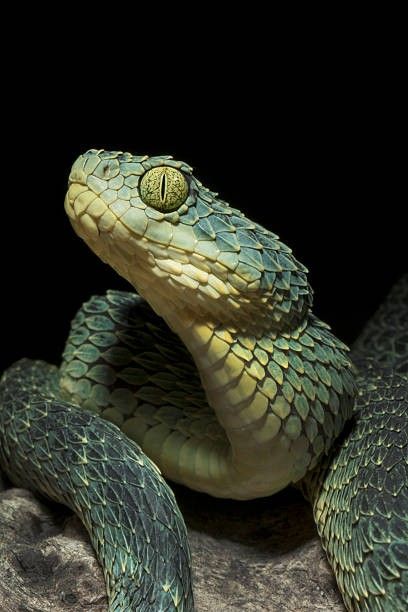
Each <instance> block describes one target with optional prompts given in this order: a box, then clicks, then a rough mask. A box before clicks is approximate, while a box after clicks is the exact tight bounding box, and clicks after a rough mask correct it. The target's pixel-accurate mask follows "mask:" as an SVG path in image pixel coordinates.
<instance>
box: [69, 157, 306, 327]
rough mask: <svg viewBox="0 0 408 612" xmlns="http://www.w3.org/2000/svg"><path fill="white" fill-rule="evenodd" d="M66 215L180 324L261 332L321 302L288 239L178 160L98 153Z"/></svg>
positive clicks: (72, 188) (73, 188) (77, 177)
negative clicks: (211, 323) (204, 322)
mask: <svg viewBox="0 0 408 612" xmlns="http://www.w3.org/2000/svg"><path fill="white" fill-rule="evenodd" d="M65 209H66V211H67V213H68V215H69V217H70V220H71V223H72V225H73V227H74V229H75V231H76V232H77V233H78V234H79V236H81V237H82V238H83V239H84V240H85V241H86V242H87V243H88V245H89V246H90V247H91V248H92V249H93V250H94V251H95V252H96V253H97V254H98V255H99V256H100V257H101V258H102V259H103V260H104V261H105V262H107V263H109V264H110V265H111V266H112V267H113V268H114V269H115V270H117V272H119V274H121V275H122V276H123V277H125V278H126V279H127V280H129V281H130V282H131V283H132V285H133V286H134V287H135V288H136V289H137V291H138V292H139V293H140V294H141V295H142V296H143V297H145V298H146V299H147V301H148V302H149V303H150V305H151V306H152V307H153V308H154V310H155V311H156V312H157V313H158V314H160V315H161V316H162V317H163V318H164V319H165V320H167V322H168V323H169V324H170V325H171V319H172V316H173V314H176V313H180V311H183V318H184V320H186V312H187V311H189V312H190V313H192V316H193V317H194V318H195V319H197V318H199V317H205V318H207V319H208V318H213V319H215V320H218V321H223V322H227V323H231V324H233V323H234V322H237V320H239V323H240V326H241V327H242V325H244V326H246V327H247V328H248V329H249V328H254V329H253V331H257V330H258V329H259V330H262V328H263V327H270V324H271V323H270V321H271V319H272V321H273V324H274V325H276V326H277V327H278V328H282V326H284V325H286V324H289V323H290V324H292V322H293V318H295V319H296V318H300V317H302V316H303V315H304V312H305V309H308V308H309V307H310V305H311V294H312V293H311V289H310V286H309V284H308V282H307V278H306V273H307V270H306V268H305V267H304V266H303V265H302V264H300V263H299V262H298V261H297V260H296V259H295V258H294V256H293V255H292V252H291V250H290V249H289V248H288V247H287V246H286V245H284V244H283V243H282V242H281V241H280V240H279V239H278V236H276V235H275V234H273V233H272V232H270V231H268V230H266V229H265V228H263V227H262V226H260V225H258V224H257V223H255V222H253V221H251V220H250V219H248V218H247V217H245V215H243V214H242V213H241V212H240V211H239V210H236V209H234V208H232V207H231V206H229V205H228V204H227V203H226V202H224V201H223V200H221V199H220V198H219V197H218V194H216V193H213V192H211V191H210V190H209V189H207V188H206V187H204V186H203V185H202V184H201V183H200V181H199V180H197V178H196V177H195V176H194V175H193V174H192V169H191V168H190V166H188V165H187V164H185V163H184V162H181V161H175V160H173V159H172V158H171V157H169V156H156V157H148V156H146V155H145V156H137V155H131V154H130V153H122V152H110V151H98V150H90V151H88V152H87V153H85V154H83V155H81V156H80V157H79V158H78V159H77V161H76V162H75V163H74V165H73V167H72V170H71V174H70V177H69V188H68V193H67V196H66V200H65ZM171 326H172V325H171ZM172 327H173V326H172Z"/></svg>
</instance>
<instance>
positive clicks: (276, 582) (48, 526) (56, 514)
mask: <svg viewBox="0 0 408 612" xmlns="http://www.w3.org/2000/svg"><path fill="white" fill-rule="evenodd" d="M174 488H175V492H176V496H177V499H178V502H179V504H180V507H181V510H182V512H183V515H184V517H185V519H186V523H187V525H188V528H189V535H190V542H191V549H192V555H193V570H194V585H195V600H196V609H197V612H207V611H208V612H210V611H211V612H213V611H214V610H216V611H217V612H224V611H225V612H227V611H228V612H230V611H232V610H240V611H241V610H244V611H254V612H255V611H256V612H259V611H260V610H270V611H276V612H278V611H279V612H280V611H282V610H285V611H292V610H293V611H294V612H301V611H306V610H307V611H310V610H314V611H318V612H323V611H333V612H334V611H336V612H341V611H343V610H344V607H343V604H342V602H341V598H340V596H339V594H338V591H337V587H336V585H335V581H334V579H333V575H332V572H331V569H330V567H329V566H328V564H327V562H326V559H325V556H324V553H323V551H322V549H321V546H320V543H319V539H318V536H317V534H316V530H315V527H314V523H313V518H312V515H311V511H310V508H309V506H308V505H307V503H306V502H305V501H304V500H303V499H302V498H301V496H300V495H299V494H298V493H297V492H295V491H284V492H283V493H281V494H279V495H276V496H274V497H270V498H265V499H260V500H255V501H251V502H236V501H230V500H219V499H213V498H211V497H209V496H206V495H201V494H199V493H195V492H193V491H189V490H187V489H185V488H183V487H178V486H177V487H174ZM0 491H1V488H0ZM0 610H1V611H2V612H16V611H18V612H48V611H49V612H51V611H52V612H60V611H61V612H62V611H67V610H70V611H71V612H74V611H75V612H76V611H81V610H87V611H92V612H102V611H105V610H107V604H106V596H105V586H104V580H103V575H102V571H101V569H100V567H99V565H98V563H97V562H96V560H95V557H94V554H93V551H92V547H91V545H90V543H89V540H88V536H87V534H86V532H85V529H84V528H83V527H82V525H81V523H80V521H79V520H78V519H77V518H76V517H74V516H73V515H72V514H71V513H70V512H69V511H68V510H66V509H65V508H64V507H63V506H59V505H57V504H55V505H51V504H49V503H48V502H47V503H43V502H42V501H40V500H38V499H37V498H36V497H35V496H34V495H32V494H31V493H29V492H27V491H24V490H22V489H12V488H8V489H5V490H3V491H2V492H0Z"/></svg>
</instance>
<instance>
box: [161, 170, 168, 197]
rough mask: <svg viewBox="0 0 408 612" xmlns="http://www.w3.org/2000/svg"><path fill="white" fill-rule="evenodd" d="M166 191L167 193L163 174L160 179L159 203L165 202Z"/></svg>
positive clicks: (165, 179) (165, 178)
mask: <svg viewBox="0 0 408 612" xmlns="http://www.w3.org/2000/svg"><path fill="white" fill-rule="evenodd" d="M166 191H167V177H166V175H165V174H164V173H163V174H162V175H161V179H160V201H161V202H163V203H164V202H165V201H166Z"/></svg>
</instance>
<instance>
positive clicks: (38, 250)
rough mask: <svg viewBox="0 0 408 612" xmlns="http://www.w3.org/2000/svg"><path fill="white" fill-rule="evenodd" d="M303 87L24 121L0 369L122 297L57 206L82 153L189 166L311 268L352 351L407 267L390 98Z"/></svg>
mask: <svg viewBox="0 0 408 612" xmlns="http://www.w3.org/2000/svg"><path fill="white" fill-rule="evenodd" d="M310 91H311V88H310V83H309V87H308V89H307V90H306V89H303V90H302V87H301V86H299V85H298V84H297V86H296V88H295V89H293V88H292V89H291V90H290V91H289V92H288V93H287V94H285V95H283V96H282V95H281V96H280V98H279V100H278V101H276V100H274V98H273V95H272V94H270V95H269V97H267V96H266V94H262V93H260V94H259V95H258V97H256V95H255V97H254V99H253V100H252V102H253V104H252V106H251V107H245V106H241V107H239V108H238V107H237V106H236V105H235V102H234V100H236V97H235V98H234V99H233V100H232V101H231V98H229V99H227V98H226V99H224V100H223V99H222V97H219V98H217V96H216V93H215V92H210V91H209V90H206V91H201V93H200V95H201V104H200V106H197V105H196V106H194V104H192V105H188V104H187V105H186V106H185V107H182V108H181V110H180V106H178V110H174V109H173V110H170V109H163V108H161V107H160V105H159V107H157V106H156V107H155V108H154V110H153V111H152V112H150V113H149V112H147V110H146V107H145V106H144V105H143V103H140V101H139V104H135V105H134V108H132V107H129V106H128V105H125V106H124V107H123V108H122V106H121V104H122V103H123V102H120V103H119V104H118V103H117V102H111V103H109V101H105V102H104V104H102V105H101V108H99V114H98V115H97V116H96V117H95V116H93V115H92V113H91V110H92V108H93V107H92V104H91V103H90V105H89V106H87V104H86V103H83V104H82V106H81V107H80V111H81V112H79V113H77V114H76V115H75V116H72V115H71V113H70V111H69V110H66V109H64V110H61V112H60V115H58V118H57V119H56V118H55V116H54V115H52V114H51V113H50V115H49V116H48V117H47V116H45V115H46V113H44V112H42V114H41V117H39V118H38V122H37V123H36V120H35V119H36V118H35V116H33V115H31V116H30V121H29V123H30V127H29V128H27V129H25V130H23V131H22V130H21V129H20V130H16V131H15V132H14V133H13V136H14V137H13V142H12V143H11V145H10V148H9V149H8V150H7V152H6V156H5V161H4V162H3V172H2V174H1V176H2V209H3V211H2V217H1V218H2V219H3V220H2V221H1V261H2V279H1V287H2V290H1V294H2V318H1V321H2V324H1V325H2V337H1V355H0V356H1V364H0V371H1V370H2V369H3V368H4V367H6V366H7V365H9V364H10V363H11V362H12V361H14V360H16V359H18V358H19V357H22V356H30V357H40V358H44V359H47V360H50V361H54V362H57V361H58V359H59V355H60V353H61V350H62V347H63V343H64V339H65V337H66V335H67V333H68V327H69V321H70V319H71V318H72V317H73V315H74V314H75V312H76V310H77V308H78V307H79V305H80V304H81V302H82V301H84V300H86V299H88V298H89V296H91V295H92V294H94V293H100V292H104V291H105V290H106V289H107V288H128V285H127V283H126V282H125V281H124V280H123V279H120V278H118V277H117V275H116V274H115V273H114V272H113V271H112V270H110V269H109V268H108V267H107V266H106V265H105V264H103V263H102V262H100V261H99V260H98V259H97V257H96V256H95V255H93V254H92V253H91V252H90V251H89V250H88V248H87V247H86V246H85V244H83V243H82V241H81V240H80V239H79V238H78V237H76V235H75V234H74V232H73V231H72V229H71V227H70V225H69V223H68V220H67V218H66V216H65V213H64V210H63V200H64V195H65V191H66V182H67V176H68V173H69V168H70V166H71V164H72V163H73V161H74V160H75V158H76V157H77V156H78V155H79V154H80V153H81V152H83V151H85V150H87V149H88V148H106V149H120V150H129V151H131V152H133V153H143V154H144V153H147V154H151V155H155V154H172V155H173V156H174V157H175V158H178V159H183V160H184V161H186V162H188V163H190V165H192V166H193V167H194V169H195V174H196V175H197V176H198V178H200V180H201V181H202V182H203V183H204V184H205V185H206V186H208V187H209V188H210V189H213V190H215V191H218V192H219V193H220V196H221V197H223V198H224V199H225V200H227V201H229V202H230V203H231V204H232V205H233V206H235V207H237V208H240V209H241V210H243V211H244V212H245V213H246V214H247V216H249V217H250V218H253V219H255V220H256V221H258V222H260V223H262V224H263V225H265V226H267V227H268V228H269V229H271V230H272V231H274V232H275V233H277V234H279V235H280V237H281V238H282V240H283V241H284V242H286V243H287V244H288V245H289V246H291V247H292V248H293V250H294V252H295V255H296V256H297V258H298V259H299V260H300V261H302V262H303V263H304V264H305V265H307V267H308V268H309V270H310V280H311V283H312V286H313V288H314V290H315V312H316V313H317V314H318V315H319V316H320V317H321V318H323V319H324V320H326V321H327V322H329V323H330V324H331V325H332V327H333V328H334V331H335V332H336V334H337V335H339V336H340V337H341V338H342V339H344V340H346V341H347V342H350V341H352V340H353V338H354V337H355V336H356V334H357V333H358V331H359V330H360V329H361V327H362V325H363V323H364V322H365V321H366V320H367V318H368V317H369V316H370V314H371V313H372V312H373V311H374V310H375V308H376V306H377V305H378V304H379V303H380V302H381V300H382V299H383V298H384V296H385V295H386V293H387V291H388V289H389V288H390V286H391V284H392V283H393V282H394V281H395V280H396V279H397V278H398V276H399V275H400V274H401V273H402V272H404V271H405V269H406V259H407V258H406V221H405V219H404V214H403V207H404V206H405V202H406V190H405V185H404V183H403V177H404V174H405V170H404V168H403V165H402V160H401V153H400V142H399V140H400V135H399V119H398V113H397V111H396V110H395V107H396V103H397V102H398V100H397V94H396V93H395V92H394V93H393V92H392V90H390V89H389V90H388V92H390V91H391V94H390V93H388V94H387V96H384V95H377V94H378V91H377V86H375V87H374V89H373V88H372V87H368V88H365V86H364V87H360V88H357V85H356V81H354V82H353V83H352V84H351V85H349V87H348V88H346V89H344V88H341V87H338V86H337V84H336V82H335V80H334V81H333V82H332V83H331V85H330V87H329V84H328V81H327V80H326V81H324V82H323V85H322V84H321V83H320V87H316V88H314V89H313V95H310ZM210 94H211V95H210ZM210 98H211V101H210ZM210 102H211V103H210ZM188 106H190V114H189V115H187V114H186V112H185V111H186V108H187V107H188ZM112 109H113V110H112ZM210 110H211V112H210ZM54 111H55V109H54ZM111 114H112V115H113V116H114V118H115V120H114V121H112V117H111V116H110V115H111ZM91 116H93V121H90V120H89V117H91ZM109 119H110V120H109ZM85 138H88V140H85Z"/></svg>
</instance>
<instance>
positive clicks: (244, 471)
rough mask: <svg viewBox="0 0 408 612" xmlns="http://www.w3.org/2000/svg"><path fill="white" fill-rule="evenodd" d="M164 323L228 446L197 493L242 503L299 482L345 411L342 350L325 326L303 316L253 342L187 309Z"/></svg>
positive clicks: (348, 378) (347, 393)
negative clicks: (193, 369) (189, 362)
mask: <svg viewBox="0 0 408 612" xmlns="http://www.w3.org/2000/svg"><path fill="white" fill-rule="evenodd" d="M167 322H168V323H169V324H170V326H171V327H172V329H173V330H174V331H176V333H177V334H178V335H179V336H180V338H181V340H182V341H183V342H184V344H185V345H186V347H187V348H188V350H189V351H190V353H191V355H192V357H193V359H194V361H195V364H196V366H197V368H198V371H199V373H200V377H201V382H202V385H203V388H204V389H205V392H206V396H207V400H208V402H209V404H210V406H211V407H212V409H213V410H214V413H215V415H216V417H217V419H218V421H219V423H220V424H221V426H222V427H223V429H224V430H225V433H226V435H227V438H228V442H229V447H228V449H225V448H224V449H222V465H223V469H222V470H220V472H219V476H220V477H219V478H218V480H217V479H216V478H215V479H214V474H212V478H211V481H208V482H205V483H202V484H201V485H200V486H199V488H201V489H203V490H205V491H207V492H209V493H211V494H212V495H218V496H227V497H235V498H241V499H248V498H253V497H260V496H264V495H270V494H273V493H275V492H277V491H279V490H281V489H283V488H284V487H286V486H287V485H288V484H290V483H292V482H297V481H299V480H300V479H301V478H303V477H304V476H305V474H306V473H307V472H308V471H309V470H310V469H312V468H313V467H314V466H315V465H316V464H317V462H318V460H319V459H320V457H321V456H322V455H323V454H324V453H325V452H328V450H329V448H330V447H331V445H332V443H333V440H334V439H335V438H336V437H337V436H338V435H339V433H340V432H341V430H342V428H343V426H344V423H345V421H346V420H347V419H348V418H349V417H350V415H351V409H352V404H353V395H354V378H353V371H352V365H351V362H350V360H349V358H348V356H347V348H346V347H345V346H344V345H343V344H342V343H341V342H340V341H339V340H337V338H335V336H333V335H332V334H331V332H330V330H329V327H328V326H327V325H326V324H324V323H322V322H321V321H320V320H319V319H317V318H316V317H315V316H314V315H313V314H311V313H310V312H309V313H307V315H306V316H304V317H303V319H301V320H300V321H296V323H295V324H292V326H291V327H290V326H287V327H286V329H285V330H284V331H282V330H276V329H270V330H267V331H263V332H262V333H260V334H258V336H256V335H254V334H251V333H248V332H245V331H242V328H240V329H239V330H238V329H237V328H236V327H234V326H232V325H229V324H225V323H216V322H213V321H208V320H204V319H201V320H199V319H197V318H196V317H195V315H194V312H192V311H191V310H189V309H186V310H184V311H183V313H182V314H181V313H180V312H178V313H173V315H172V316H170V317H168V319H167ZM227 483H228V484H227ZM195 486H196V487H197V483H195Z"/></svg>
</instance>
